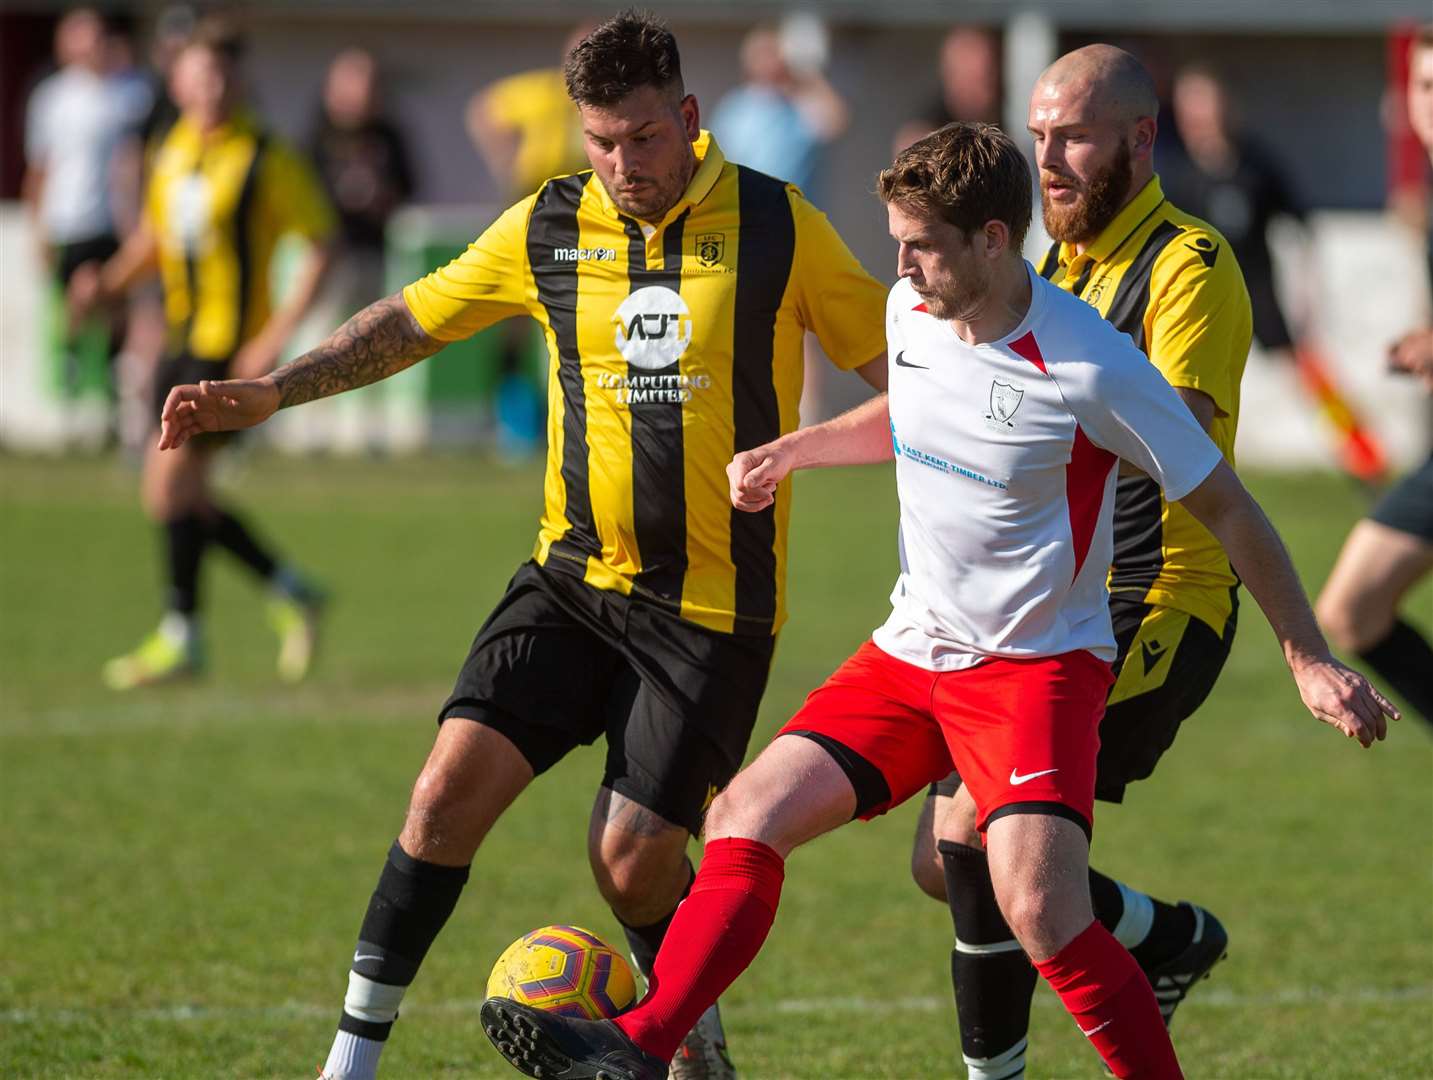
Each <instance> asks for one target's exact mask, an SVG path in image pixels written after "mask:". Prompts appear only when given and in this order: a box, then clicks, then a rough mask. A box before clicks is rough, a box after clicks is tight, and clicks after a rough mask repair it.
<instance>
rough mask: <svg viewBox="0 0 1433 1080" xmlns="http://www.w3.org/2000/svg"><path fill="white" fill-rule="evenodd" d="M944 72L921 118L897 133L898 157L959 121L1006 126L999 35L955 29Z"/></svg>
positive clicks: (946, 44) (943, 52) (943, 56)
mask: <svg viewBox="0 0 1433 1080" xmlns="http://www.w3.org/2000/svg"><path fill="white" fill-rule="evenodd" d="M939 70H940V90H939V92H938V93H936V94H935V95H933V97H932V100H931V102H930V104H929V105H928V106H927V107H926V109H925V110H924V111H923V112H922V113H921V114H920V115H919V116H915V117H912V118H911V119H910V120H907V121H906V122H905V123H903V124H902V125H901V126H900V127H898V128H897V129H896V134H895V138H894V139H893V140H892V144H893V146H892V150H893V152H894V153H897V154H898V153H900V152H901V151H902V150H904V149H905V148H906V147H907V146H909V145H910V144H911V143H913V142H915V141H916V140H917V139H920V138H924V137H925V136H926V135H929V134H930V133H931V132H932V131H935V130H937V129H938V128H942V127H944V126H945V125H946V124H949V123H950V122H951V121H953V120H969V121H978V122H980V123H982V124H998V123H1000V121H1001V118H1002V112H1001V110H1002V108H1003V104H1002V102H1003V99H1004V96H1005V95H1004V92H1003V86H1002V80H1003V76H1002V72H1001V63H1000V37H999V35H998V34H996V33H995V32H994V31H992V30H986V29H984V28H983V27H974V26H957V27H955V28H954V29H953V30H951V31H950V32H949V33H947V34H946V35H945V38H944V39H943V40H942V41H941V44H940V62H939Z"/></svg>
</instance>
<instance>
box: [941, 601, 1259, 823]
mask: <svg viewBox="0 0 1433 1080" xmlns="http://www.w3.org/2000/svg"><path fill="white" fill-rule="evenodd" d="M1235 614H1237V611H1236V613H1235ZM1235 614H1231V615H1230V616H1229V621H1228V623H1227V625H1226V626H1225V629H1224V634H1223V635H1222V636H1221V635H1219V634H1216V633H1215V632H1214V631H1213V630H1212V629H1211V628H1210V627H1209V626H1208V624H1206V623H1205V622H1204V621H1203V620H1202V619H1198V618H1195V617H1194V616H1193V615H1190V614H1189V613H1188V612H1184V611H1177V610H1175V609H1174V608H1168V607H1159V606H1157V605H1153V604H1144V603H1137V602H1135V601H1131V600H1121V599H1119V598H1118V597H1111V598H1110V621H1111V623H1112V624H1113V626H1114V632H1115V643H1116V645H1117V646H1118V649H1119V653H1118V655H1117V656H1116V658H1115V662H1114V673H1115V684H1114V686H1112V687H1110V694H1109V697H1108V698H1107V699H1106V702H1105V716H1104V719H1103V720H1101V721H1100V753H1099V757H1098V759H1097V760H1096V763H1095V798H1097V799H1101V800H1103V801H1104V802H1112V803H1117V802H1123V801H1124V795H1125V788H1126V787H1127V786H1128V785H1129V784H1131V783H1133V782H1134V781H1136V780H1143V779H1145V778H1146V777H1148V776H1149V775H1150V774H1151V773H1152V772H1154V767H1155V765H1156V764H1157V763H1158V762H1159V759H1160V758H1161V757H1162V756H1163V755H1164V752H1165V751H1166V750H1168V749H1169V748H1170V746H1171V745H1173V743H1174V737H1175V735H1177V734H1178V733H1179V725H1180V724H1182V723H1183V722H1184V720H1185V719H1186V718H1187V717H1189V716H1192V715H1193V714H1194V711H1195V710H1196V709H1198V708H1199V706H1200V705H1202V704H1204V699H1205V698H1207V697H1208V696H1209V692H1210V691H1211V690H1213V689H1214V683H1215V681H1216V680H1217V679H1218V678H1219V672H1220V671H1222V670H1223V669H1224V661H1225V660H1227V659H1228V658H1229V647H1230V646H1231V645H1232V644H1233V642H1234V627H1235ZM959 787H960V776H959V775H958V774H956V773H951V774H950V775H949V776H947V777H946V778H945V779H944V780H939V781H937V782H936V783H934V784H932V785H931V786H930V790H929V792H928V793H927V794H929V795H944V796H946V797H949V796H951V795H954V794H955V792H956V789H957V788H959Z"/></svg>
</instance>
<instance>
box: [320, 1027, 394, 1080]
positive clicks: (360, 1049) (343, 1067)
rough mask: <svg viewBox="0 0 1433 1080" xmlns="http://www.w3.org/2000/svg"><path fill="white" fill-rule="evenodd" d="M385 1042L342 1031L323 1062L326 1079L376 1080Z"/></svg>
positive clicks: (335, 1038) (334, 1038)
mask: <svg viewBox="0 0 1433 1080" xmlns="http://www.w3.org/2000/svg"><path fill="white" fill-rule="evenodd" d="M383 1045H384V1044H383V1043H381V1042H377V1041H375V1040H374V1039H365V1038H364V1037H363V1036H362V1035H350V1034H349V1033H348V1032H346V1031H340V1032H339V1033H338V1034H337V1035H335V1036H334V1037H333V1049H331V1050H330V1051H329V1052H328V1060H327V1061H325V1062H324V1063H323V1075H324V1080H376V1078H377V1076H378V1055H379V1054H381V1053H383Z"/></svg>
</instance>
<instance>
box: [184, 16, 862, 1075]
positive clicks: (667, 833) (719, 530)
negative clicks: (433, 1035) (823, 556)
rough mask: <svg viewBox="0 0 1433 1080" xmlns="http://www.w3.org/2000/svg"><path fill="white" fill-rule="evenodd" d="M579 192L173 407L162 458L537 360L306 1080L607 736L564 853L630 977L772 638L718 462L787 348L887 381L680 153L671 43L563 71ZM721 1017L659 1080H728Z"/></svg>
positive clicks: (647, 31) (361, 1023)
mask: <svg viewBox="0 0 1433 1080" xmlns="http://www.w3.org/2000/svg"><path fill="white" fill-rule="evenodd" d="M566 77H567V87H568V92H569V93H570V94H571V96H572V98H573V99H574V100H575V101H576V102H577V105H578V108H579V110H580V112H581V115H582V121H583V131H584V141H585V146H586V150H587V155H588V159H589V161H590V162H591V164H592V169H591V170H590V171H586V172H579V173H576V174H574V175H571V176H566V177H561V178H558V179H555V180H551V181H549V182H547V183H546V184H544V185H543V186H542V188H541V189H540V190H539V191H538V192H537V193H536V194H535V195H532V196H530V197H528V198H526V199H523V200H522V201H521V202H519V203H517V204H516V205H515V206H513V207H512V208H511V209H509V210H508V211H506V212H505V213H504V214H503V215H502V216H501V217H500V218H499V219H498V220H497V221H496V222H495V223H494V224H493V225H492V226H491V227H490V228H489V229H488V230H487V232H485V233H484V234H483V235H482V236H481V237H479V238H478V240H477V241H475V242H474V243H473V245H472V246H471V247H470V248H469V249H468V251H467V252H466V253H465V254H463V255H462V256H460V257H459V258H458V259H456V260H455V261H454V262H452V263H450V264H449V265H448V266H446V267H443V268H442V269H440V270H438V271H436V272H435V273H433V274H430V275H429V276H428V277H426V278H424V279H422V280H421V281H418V282H415V283H414V284H412V285H410V286H409V287H408V288H407V289H405V290H404V291H403V292H402V293H401V294H400V295H396V296H392V297H389V298H388V299H386V300H381V301H379V302H378V303H376V304H374V305H372V306H370V307H369V308H367V309H365V310H364V311H362V312H360V313H359V314H358V315H356V316H355V317H354V318H353V319H351V320H350V321H349V322H348V323H347V324H346V325H345V326H343V327H342V328H340V330H339V331H338V332H337V333H336V334H335V335H334V336H333V337H332V338H330V339H329V340H328V341H327V342H325V343H324V344H323V345H321V346H319V347H318V348H317V349H315V350H313V351H312V352H310V353H308V354H306V355H304V356H302V357H300V358H299V359H298V360H296V361H294V362H293V363H292V364H289V365H287V366H286V367H283V368H280V369H279V370H278V371H275V372H274V373H273V374H272V375H270V376H268V377H266V378H263V379H256V380H248V381H239V382H219V383H205V384H202V385H200V386H188V387H180V388H177V389H176V390H175V391H174V392H172V393H171V395H170V398H169V401H168V404H167V405H166V408H165V412H164V416H165V428H164V432H163V434H162V436H161V445H162V446H177V445H179V444H181V443H183V442H184V440H185V439H187V438H189V437H190V436H191V435H193V434H196V433H198V432H202V431H212V430H219V429H224V430H227V429H231V428H238V427H247V426H250V425H252V424H256V423H259V422H260V421H262V420H264V419H265V418H266V417H268V416H269V415H271V414H272V413H273V412H274V411H275V410H276V409H279V408H282V407H286V406H290V405H297V404H300V403H302V402H305V401H310V400H312V399H314V398H318V397H324V396H327V395H329V394H335V393H339V392H340V391H343V390H348V389H351V388H353V387H355V386H361V385H364V384H366V383H371V382H374V381H375V380H377V379H381V378H384V377H386V376H388V375H392V374H393V373H395V372H397V371H401V370H402V369H404V368H406V367H408V366H410V365H412V364H415V363H417V362H418V361H419V360H422V359H423V358H424V357H426V356H429V355H431V354H433V353H435V352H437V351H438V350H439V349H441V348H442V347H443V345H444V344H445V343H446V342H449V341H455V340H458V339H460V338H463V337H466V336H467V335H469V334H472V333H474V332H476V331H478V330H480V329H482V328H483V327H486V326H489V325H491V324H492V323H495V322H497V321H498V320H500V319H504V318H507V317H509V316H513V315H522V314H530V315H532V316H533V317H534V318H535V319H537V320H538V322H539V323H540V324H541V325H542V328H543V331H544V334H545V336H546V341H547V348H548V353H549V404H550V408H549V421H548V432H547V439H548V458H547V479H546V484H545V492H546V506H545V509H544V511H543V515H542V521H541V525H540V529H539V533H538V539H537V543H536V546H535V548H534V551H533V556H532V560H531V561H530V562H528V563H527V564H525V565H524V566H522V567H521V568H520V569H519V570H518V572H517V574H516V575H515V576H514V578H513V580H512V583H511V584H510V586H509V588H508V591H507V594H506V595H505V596H504V597H503V598H502V600H501V601H499V603H498V606H497V608H496V610H495V611H494V612H493V613H492V615H491V616H490V617H489V619H488V621H487V623H486V624H485V625H484V626H483V628H482V629H481V630H480V631H479V632H478V636H477V639H476V640H475V642H474V643H473V647H472V652H471V654H470V656H469V658H468V661H467V663H466V664H464V666H463V669H462V671H461V673H460V674H459V676H458V680H457V686H456V687H455V689H454V691H453V694H452V696H451V697H450V698H449V699H448V701H447V703H446V704H445V705H444V706H443V708H442V710H441V712H440V714H439V719H440V723H441V726H440V728H439V730H438V736H437V741H436V743H435V745H434V747H433V751H432V754H431V756H430V757H429V759H428V762H427V764H426V765H425V766H424V768H423V771H422V773H421V775H420V776H419V777H418V781H417V784H416V785H415V787H414V790H413V795H412V800H411V802H410V804H409V810H408V817H407V821H406V824H405V825H404V828H403V831H402V833H401V835H400V836H399V838H398V841H397V843H395V844H394V845H393V847H392V849H391V851H390V852H389V856H388V861H387V864H386V866H385V867H384V869H383V872H382V876H381V877H380V878H379V882H378V887H377V890H376V891H375V892H374V894H373V898H372V900H371V902H370V904H369V908H368V913H367V916H366V917H365V919H364V922H363V926H362V929H361V930H360V933H359V941H358V948H357V950H356V952H355V955H354V961H353V966H352V970H351V972H350V975H349V987H348V994H347V996H346V997H345V999H344V1010H343V1015H342V1018H341V1020H340V1022H339V1031H338V1034H337V1036H336V1038H335V1040H334V1043H333V1048H332V1050H331V1052H330V1055H329V1058H328V1061H327V1063H326V1064H325V1066H324V1075H325V1076H327V1077H331V1078H335V1080H338V1078H342V1080H353V1078H361V1080H369V1078H371V1077H373V1076H374V1075H375V1073H376V1070H377V1064H378V1057H379V1053H380V1051H381V1050H382V1047H383V1045H384V1042H385V1040H386V1039H387V1038H388V1034H389V1030H390V1028H391V1027H392V1024H393V1021H394V1018H395V1017H396V1016H397V1013H398V1007H399V1003H400V1001H401V999H402V997H403V994H404V991H405V990H406V989H407V987H408V985H409V984H410V983H411V982H412V980H413V977H414V975H415V974H416V973H417V970H418V966H419V964H420V962H421V961H422V960H423V957H424V955H425V954H426V953H427V951H428V948H429V946H430V945H431V943H432V941H433V939H434V938H435V937H436V936H437V934H438V931H439V930H440V929H441V927H442V926H443V924H444V922H445V921H446V920H447V918H448V916H449V915H450V914H451V912H452V910H453V907H454V905H455V904H456V902H457V899H458V895H459V892H460V891H461V889H462V887H463V885H464V883H465V882H466V880H467V877H468V864H469V863H470V862H471V861H472V858H473V855H474V853H475V852H476V850H477V847H478V844H479V842H480V841H481V840H482V839H483V837H484V835H485V834H486V833H487V831H488V829H489V828H490V827H491V826H492V825H493V824H494V823H495V822H496V820H497V819H498V817H499V816H500V815H501V814H502V812H503V811H504V810H505V809H506V808H507V806H508V805H509V804H510V803H511V802H512V801H513V799H514V798H516V797H517V795H518V794H519V793H520V792H521V791H522V790H523V789H524V788H525V787H527V785H528V784H529V783H530V782H531V781H532V779H533V777H534V776H535V775H537V774H539V773H541V772H543V771H545V770H546V769H548V768H550V767H551V766H552V765H554V764H555V763H556V762H557V761H558V760H559V759H561V758H562V757H563V756H564V755H565V754H566V753H567V752H568V751H569V750H571V749H572V748H573V747H575V746H577V745H579V744H581V743H590V742H593V741H594V740H596V739H597V738H600V737H601V736H603V735H604V734H605V735H606V737H607V748H608V749H607V767H606V772H605V774H604V776H603V778H602V782H601V786H600V787H599V789H598V793H597V798H596V804H595V806H594V808H593V811H592V821H591V828H590V831H589V854H590V856H591V862H592V866H593V869H594V871H595V873H596V876H597V884H598V888H599V889H600V890H601V892H602V895H603V896H604V898H605V899H606V900H607V901H608V903H609V904H611V906H612V909H613V912H614V913H615V914H616V916H617V918H618V919H619V920H620V921H621V922H622V924H623V925H624V926H625V927H626V928H627V937H628V941H629V943H630V944H631V947H632V951H633V954H634V955H635V957H636V959H637V961H638V964H639V966H640V967H642V968H643V970H644V973H648V972H650V970H651V968H650V965H651V961H652V959H653V957H654V956H655V954H656V951H657V947H658V945H659V944H660V942H661V939H662V936H663V935H664V934H665V932H666V927H667V924H668V922H669V920H670V918H671V916H672V914H673V912H674V911H675V909H676V906H677V904H678V902H679V901H680V900H681V899H682V897H683V895H684V894H685V892H686V890H687V888H688V886H689V885H690V883H691V880H692V876H693V875H692V869H691V864H690V863H689V862H688V861H687V856H686V846H687V842H688V840H689V839H690V837H691V836H692V835H694V834H696V833H697V832H698V831H699V830H700V828H701V821H702V814H703V812H704V810H705V807H706V805H707V803H708V802H709V800H710V799H711V797H712V796H713V795H714V794H715V793H716V792H717V791H719V790H720V789H721V788H723V787H724V786H725V785H726V784H727V782H728V781H729V780H730V779H731V777H732V776H733V775H734V774H735V772H736V770H737V769H738V767H739V766H740V764H741V760H742V757H743V754H744V753H745V750H746V744H747V739H748V737H749V736H750V733H751V729H752V725H753V723H754V722H755V719H756V713H757V706H758V703H759V701H760V698H761V694H762V691H763V690H764V688H765V685H766V678H767V672H768V668H769V665H770V662H771V655H772V648H773V645H774V640H775V638H774V635H775V634H776V632H777V630H778V628H779V627H780V626H781V623H782V620H783V619H784V618H785V587H784V581H785V568H786V528H787V521H788V517H789V513H790V503H789V492H788V491H787V489H786V488H785V487H783V488H782V490H781V491H780V492H778V496H777V501H776V503H775V505H774V506H772V507H771V508H769V509H768V510H766V511H764V512H762V513H759V514H743V513H741V512H740V511H737V510H734V509H733V508H732V506H731V504H730V502H729V501H728V490H727V482H726V473H725V466H726V464H727V462H728V461H730V460H731V457H732V455H733V453H734V452H736V451H738V450H742V449H748V448H750V447H753V446H757V445H760V444H762V443H765V442H768V441H770V440H772V439H774V438H776V437H778V436H779V435H780V434H782V433H784V432H787V431H791V430H792V429H793V428H795V427H796V426H797V424H798V417H797V404H798V402H799V399H800V396H801V378H802V338H803V336H804V334H805V332H806V331H807V330H811V331H813V332H815V334H816V336H817V337H818V338H819V339H820V341H821V343H822V345H823V347H824V348H825V351H826V352H827V354H828V355H830V356H832V357H833V358H835V362H836V363H837V365H838V366H841V367H845V368H855V369H856V370H857V371H859V372H860V374H861V375H863V376H864V377H865V378H866V380H867V381H868V382H870V383H871V384H872V385H873V386H875V387H877V388H878V389H884V386H885V376H886V370H885V336H884V328H885V322H884V313H885V300H886V289H885V287H884V286H883V285H881V284H880V283H879V282H877V281H876V280H874V279H873V278H871V277H870V276H869V275H868V274H867V273H866V272H865V271H864V270H862V269H861V267H860V265H859V264H858V263H857V262H856V260H855V259H854V257H852V255H851V253H850V252H849V251H848V250H847V248H846V246H845V245H844V244H843V243H842V242H841V240H840V238H839V237H838V236H837V235H836V233H835V231H834V230H833V229H832V227H831V225H830V224H829V222H828V221H827V220H826V218H825V216H824V215H823V214H821V213H820V211H818V210H816V209H815V208H814V207H812V205H811V204H810V203H808V202H807V201H806V200H805V199H804V198H803V197H802V196H801V194H800V192H799V191H797V190H796V189H795V188H793V187H791V186H789V185H787V184H785V183H783V182H782V181H780V180H775V179H772V178H771V177H768V176H765V175H762V174H761V173H757V172H755V171H753V170H750V169H747V168H744V167H742V166H740V165H735V164H733V163H731V162H728V161H726V160H725V159H724V157H723V156H722V153H721V150H720V149H719V148H718V146H717V144H716V143H715V142H714V141H713V140H712V138H711V137H710V135H708V134H707V133H706V132H704V131H702V130H701V127H700V123H699V113H698V107H697V102H696V99H695V98H693V97H692V96H691V95H689V94H686V93H685V91H684V89H683V85H682V78H681V70H680V64H679V59H678V55H677V48H676V42H675V40H674V39H673V37H672V35H671V33H670V32H669V31H668V30H667V29H666V28H665V27H664V26H663V25H662V24H661V23H659V22H657V21H656V20H655V19H653V18H652V17H650V16H645V15H641V14H633V13H627V14H623V15H619V16H617V17H615V18H613V19H611V20H609V21H608V22H606V23H604V24H603V25H601V26H599V27H598V28H597V29H595V30H594V31H593V32H592V33H591V34H589V35H588V36H587V37H586V38H584V39H583V41H582V42H581V43H580V44H579V45H578V46H577V47H576V48H575V49H574V50H573V52H572V53H571V54H570V56H569V57H568V62H567V67H566ZM722 1043H723V1036H722V1034H721V1030H720V1022H719V1018H718V1017H717V1016H716V1015H715V1012H714V1011H709V1012H708V1014H707V1015H706V1016H704V1017H703V1018H702V1021H701V1022H700V1023H699V1024H698V1025H697V1028H696V1029H695V1030H694V1032H693V1033H692V1035H690V1036H688V1039H687V1041H686V1042H685V1043H684V1045H683V1047H682V1049H681V1050H680V1051H679V1052H678V1055H677V1058H676V1059H675V1060H674V1062H673V1066H672V1068H673V1072H672V1075H673V1076H675V1077H683V1076H685V1077H693V1076H732V1075H734V1074H733V1072H732V1069H731V1066H730V1064H729V1062H728V1061H727V1060H726V1056H725V1053H724V1051H723V1047H722Z"/></svg>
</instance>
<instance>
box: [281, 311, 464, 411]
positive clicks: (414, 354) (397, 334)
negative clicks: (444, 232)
mask: <svg viewBox="0 0 1433 1080" xmlns="http://www.w3.org/2000/svg"><path fill="white" fill-rule="evenodd" d="M446 344H447V342H444V341H439V340H437V339H436V338H432V337H429V336H428V334H427V333H425V332H424V330H423V328H422V327H421V326H419V325H418V320H417V319H415V318H414V317H413V314H412V312H410V311H409V310H408V305H407V304H406V303H404V302H403V294H402V293H394V294H393V295H392V296H389V297H385V298H384V299H382V300H379V301H377V302H376V303H373V304H369V305H368V306H367V307H366V308H364V309H363V310H362V311H360V312H359V313H358V314H357V315H355V316H354V317H353V318H351V319H349V320H348V322H346V323H344V324H343V325H342V326H340V327H339V328H338V329H337V330H335V331H334V332H333V334H332V335H331V336H330V337H329V339H328V340H327V341H325V342H324V343H323V344H322V345H319V346H318V347H317V348H314V349H310V350H309V351H308V352H306V353H304V354H303V355H302V356H300V357H299V358H298V359H296V360H294V361H292V362H291V363H288V364H285V365H284V366H283V367H281V368H279V369H278V370H277V371H275V372H274V385H275V386H277V387H278V390H279V408H281V409H284V408H287V407H288V406H290V405H302V404H303V403H304V402H306V401H313V400H314V399H315V398H321V397H328V396H329V395H331V394H339V393H342V392H343V391H345V390H352V389H354V388H355V387H358V386H367V385H368V384H369V383H375V382H377V381H378V380H379V379H386V378H388V376H390V375H394V374H396V373H398V372H400V371H402V370H403V369H404V368H407V367H412V366H413V365H414V364H416V363H417V362H418V361H419V360H422V359H424V358H425V357H428V356H432V355H433V354H434V353H435V352H437V351H438V350H439V349H441V348H442V347H443V346H444V345H446Z"/></svg>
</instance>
